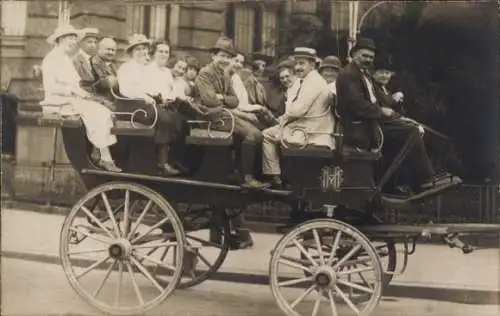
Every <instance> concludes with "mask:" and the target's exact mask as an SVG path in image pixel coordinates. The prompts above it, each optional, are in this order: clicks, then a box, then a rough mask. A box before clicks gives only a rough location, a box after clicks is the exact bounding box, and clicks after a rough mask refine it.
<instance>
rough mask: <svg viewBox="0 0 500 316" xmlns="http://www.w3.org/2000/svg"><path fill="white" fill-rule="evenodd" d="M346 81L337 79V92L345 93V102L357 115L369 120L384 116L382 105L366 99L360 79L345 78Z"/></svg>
mask: <svg viewBox="0 0 500 316" xmlns="http://www.w3.org/2000/svg"><path fill="white" fill-rule="evenodd" d="M345 79H348V80H346V81H345V82H343V81H340V82H339V81H337V83H338V87H337V93H339V94H340V93H343V94H344V95H345V96H344V100H345V103H346V105H347V107H349V108H350V109H351V110H352V111H354V112H355V113H356V115H357V116H359V117H360V118H363V119H368V120H377V119H380V118H382V116H383V113H382V110H381V109H380V107H379V106H378V105H376V104H373V103H371V102H370V101H368V100H366V98H365V96H364V94H363V89H364V88H363V86H362V85H361V82H359V79H357V78H355V77H351V78H345Z"/></svg>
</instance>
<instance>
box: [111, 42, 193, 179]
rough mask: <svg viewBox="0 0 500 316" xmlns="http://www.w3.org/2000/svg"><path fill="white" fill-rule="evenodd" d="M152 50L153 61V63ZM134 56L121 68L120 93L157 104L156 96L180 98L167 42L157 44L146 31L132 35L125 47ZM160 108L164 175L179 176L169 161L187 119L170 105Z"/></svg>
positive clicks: (159, 136)
mask: <svg viewBox="0 0 500 316" xmlns="http://www.w3.org/2000/svg"><path fill="white" fill-rule="evenodd" d="M150 49H152V50H151V53H152V54H151V56H152V61H151V62H149V60H150V58H149V54H150ZM125 51H126V53H127V54H129V56H130V57H131V58H130V59H129V60H128V61H126V62H125V63H123V64H122V65H121V67H120V68H119V69H118V74H117V75H118V85H119V87H120V93H121V94H122V95H123V96H125V97H127V98H139V99H143V100H144V101H145V102H146V103H147V104H155V99H153V97H158V96H159V97H160V98H158V99H157V100H158V101H160V99H161V104H165V105H166V104H168V103H169V102H170V101H172V100H174V99H175V98H176V95H175V93H174V89H173V86H174V78H173V76H172V73H171V71H170V69H168V68H167V64H168V60H169V58H170V46H169V44H168V43H167V42H158V43H154V44H153V45H152V46H151V43H150V41H149V40H148V39H147V38H146V36H144V35H142V34H135V35H132V36H131V37H130V38H129V44H128V46H127V48H126V49H125ZM161 104H158V105H160V107H159V109H158V110H159V112H158V124H157V126H156V131H155V143H156V144H157V151H158V167H159V169H160V172H161V173H162V174H164V175H176V174H179V173H180V171H179V170H177V169H176V168H175V167H173V166H172V165H171V164H170V163H169V162H168V160H169V159H168V158H169V148H170V144H171V143H173V142H174V141H175V140H176V139H177V138H178V137H179V135H180V133H181V131H180V130H181V129H182V124H183V119H182V116H181V115H180V114H179V113H177V111H176V110H175V109H173V108H170V107H168V106H161Z"/></svg>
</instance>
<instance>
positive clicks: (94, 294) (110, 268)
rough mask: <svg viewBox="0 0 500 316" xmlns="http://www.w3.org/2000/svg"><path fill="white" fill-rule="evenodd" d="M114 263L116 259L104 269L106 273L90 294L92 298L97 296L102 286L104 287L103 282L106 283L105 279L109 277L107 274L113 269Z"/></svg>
mask: <svg viewBox="0 0 500 316" xmlns="http://www.w3.org/2000/svg"><path fill="white" fill-rule="evenodd" d="M115 265H116V260H114V261H113V264H110V265H109V268H108V271H106V275H105V276H104V278H103V279H102V281H101V283H100V284H99V286H98V287H97V289H96V290H95V291H94V293H93V294H92V295H93V297H94V298H96V297H97V295H99V293H100V292H101V290H102V288H103V287H104V284H105V283H106V281H107V280H108V278H109V275H110V274H111V271H112V270H113V268H114V267H115Z"/></svg>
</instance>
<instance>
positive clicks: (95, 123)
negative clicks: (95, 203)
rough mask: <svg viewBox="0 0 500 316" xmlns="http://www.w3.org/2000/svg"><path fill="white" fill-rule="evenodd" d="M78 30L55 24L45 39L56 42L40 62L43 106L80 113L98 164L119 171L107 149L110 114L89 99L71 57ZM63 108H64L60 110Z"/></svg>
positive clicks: (111, 141) (111, 137)
mask: <svg viewBox="0 0 500 316" xmlns="http://www.w3.org/2000/svg"><path fill="white" fill-rule="evenodd" d="M80 36H81V32H80V31H78V30H76V29H75V28H74V27H72V26H71V25H63V26H60V27H58V28H57V29H56V30H55V31H54V32H53V33H52V34H51V35H50V36H49V37H48V38H47V42H49V43H50V44H53V45H55V46H54V48H53V49H52V50H51V51H50V52H49V53H48V54H47V55H46V56H45V58H44V59H43V62H42V75H43V88H44V90H45V100H44V101H42V102H41V105H42V106H52V107H55V106H59V107H61V108H63V107H64V109H68V108H69V109H70V111H67V112H66V113H65V114H78V115H80V117H81V119H82V121H83V124H84V125H85V128H86V131H87V138H88V139H89V141H90V143H92V145H94V147H95V148H97V149H98V150H99V151H100V160H99V161H98V162H97V164H98V165H99V166H100V167H102V168H104V169H106V170H109V171H114V172H119V171H121V169H119V168H118V167H116V165H115V164H114V162H113V159H112V157H111V153H110V151H109V146H111V145H113V144H115V143H116V137H115V136H114V135H112V134H111V128H112V127H113V120H112V113H111V111H110V110H109V109H107V108H106V107H105V106H104V105H102V104H100V103H98V102H95V101H92V100H91V98H92V96H91V95H90V94H89V93H87V92H86V91H85V90H83V89H82V88H81V87H80V76H79V75H78V72H77V70H76V68H75V66H74V64H73V62H72V60H71V58H70V54H71V53H72V52H73V49H74V47H75V46H76V43H77V40H78V38H79V37H80ZM62 110H63V109H62Z"/></svg>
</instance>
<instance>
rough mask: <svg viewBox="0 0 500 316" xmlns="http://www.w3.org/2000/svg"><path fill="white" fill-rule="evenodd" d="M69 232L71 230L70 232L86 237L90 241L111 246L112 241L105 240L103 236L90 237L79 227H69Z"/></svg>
mask: <svg viewBox="0 0 500 316" xmlns="http://www.w3.org/2000/svg"><path fill="white" fill-rule="evenodd" d="M70 230H72V231H74V232H76V233H80V234H82V235H84V236H86V237H88V238H90V239H93V240H95V241H99V242H102V243H104V244H107V245H111V244H112V243H113V241H112V240H109V238H107V237H105V236H102V235H91V234H89V233H88V232H87V231H84V230H83V229H80V228H79V227H71V228H70ZM98 236H99V237H98Z"/></svg>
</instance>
